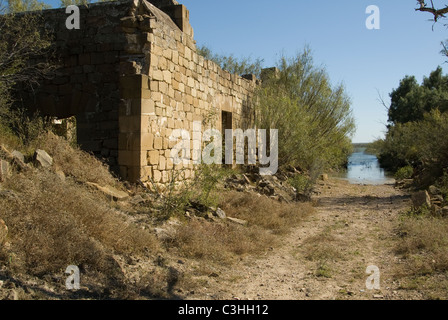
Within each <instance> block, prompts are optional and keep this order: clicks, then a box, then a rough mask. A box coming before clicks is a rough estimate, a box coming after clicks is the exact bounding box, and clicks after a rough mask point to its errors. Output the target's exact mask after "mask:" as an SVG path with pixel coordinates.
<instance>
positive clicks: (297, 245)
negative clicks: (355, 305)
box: [189, 180, 415, 300]
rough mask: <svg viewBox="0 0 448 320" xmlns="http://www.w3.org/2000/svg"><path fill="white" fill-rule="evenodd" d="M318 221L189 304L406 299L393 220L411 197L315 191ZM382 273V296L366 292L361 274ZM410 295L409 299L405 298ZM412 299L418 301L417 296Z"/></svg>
mask: <svg viewBox="0 0 448 320" xmlns="http://www.w3.org/2000/svg"><path fill="white" fill-rule="evenodd" d="M319 192H320V194H318V195H317V196H316V197H315V200H316V201H317V206H316V213H315V214H314V215H311V216H310V217H308V218H307V219H306V220H305V221H304V222H303V223H302V225H301V226H299V227H297V228H295V229H294V230H293V231H292V232H291V233H290V234H289V235H288V236H287V237H285V238H284V240H283V243H282V245H281V246H278V247H276V248H272V250H270V251H268V252H266V253H265V255H264V257H259V258H250V259H249V258H248V259H244V260H242V261H241V263H240V264H237V265H235V266H234V269H233V270H227V272H225V271H224V270H222V271H223V272H221V273H220V276H219V277H215V278H210V279H209V280H207V281H206V282H205V283H204V288H203V289H201V290H199V292H196V293H195V295H194V296H191V297H189V298H191V299H250V300H259V299H262V300H278V299H282V300H298V299H326V300H327V299H403V298H408V297H409V295H410V294H414V295H415V293H409V292H408V291H400V290H399V289H398V288H399V284H398V283H394V282H393V281H392V280H391V273H392V271H393V268H394V265H396V264H397V263H399V261H398V259H397V257H396V256H395V255H394V253H393V250H392V247H393V244H394V241H395V237H394V228H395V227H396V225H397V223H398V214H399V212H400V211H401V210H403V209H404V208H406V207H407V206H409V201H410V200H409V197H408V195H406V194H405V193H404V192H401V191H399V190H396V189H395V188H394V187H393V186H392V185H379V186H362V185H350V184H348V183H347V182H345V181H341V180H329V181H327V182H325V183H322V184H321V185H320V186H319ZM368 266H377V267H378V268H379V270H380V286H381V288H380V290H368V289H367V288H366V280H367V277H368V275H367V274H366V268H367V267H368ZM406 295H407V296H406ZM414 298H415V296H414Z"/></svg>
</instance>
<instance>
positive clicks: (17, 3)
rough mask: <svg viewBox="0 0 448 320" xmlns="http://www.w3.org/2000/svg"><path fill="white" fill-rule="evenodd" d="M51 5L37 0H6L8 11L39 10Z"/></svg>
mask: <svg viewBox="0 0 448 320" xmlns="http://www.w3.org/2000/svg"><path fill="white" fill-rule="evenodd" d="M50 8H51V6H50V5H48V4H46V3H44V2H40V1H38V0H8V12H9V13H17V12H25V11H41V10H44V9H50Z"/></svg>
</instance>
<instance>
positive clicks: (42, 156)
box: [34, 149, 53, 168]
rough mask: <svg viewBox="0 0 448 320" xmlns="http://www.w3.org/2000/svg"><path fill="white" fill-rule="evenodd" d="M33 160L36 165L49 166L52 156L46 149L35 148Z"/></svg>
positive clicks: (51, 163)
mask: <svg viewBox="0 0 448 320" xmlns="http://www.w3.org/2000/svg"><path fill="white" fill-rule="evenodd" d="M34 162H35V164H36V165H37V166H38V167H42V168H49V167H51V166H52V165H53V158H52V157H51V156H50V155H49V154H48V153H47V152H46V151H44V150H40V149H37V150H36V152H35V153H34Z"/></svg>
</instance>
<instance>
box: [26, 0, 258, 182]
mask: <svg viewBox="0 0 448 320" xmlns="http://www.w3.org/2000/svg"><path fill="white" fill-rule="evenodd" d="M68 16H69V14H67V13H66V12H65V9H54V10H46V11H44V19H45V23H46V27H47V28H50V29H53V30H54V41H55V46H56V53H57V55H58V56H59V57H60V61H61V68H60V69H59V70H58V74H57V76H56V77H54V78H53V79H51V80H46V81H45V82H44V83H42V85H41V86H40V87H39V88H38V90H37V91H36V92H34V93H33V95H32V97H31V100H30V104H31V105H32V106H34V107H35V108H37V109H38V110H40V111H41V112H43V113H44V114H46V115H51V116H56V117H59V118H66V117H70V116H76V120H77V139H78V143H79V144H80V145H81V147H82V148H83V149H84V150H86V151H90V152H93V153H94V154H96V155H98V156H99V157H102V158H104V159H106V160H107V162H108V164H109V165H110V167H111V169H112V170H113V171H115V172H117V173H118V174H119V175H120V176H121V177H122V178H124V179H127V180H130V181H137V180H141V181H143V182H145V181H148V180H149V179H150V178H152V179H153V180H154V181H155V182H167V181H168V180H169V176H170V171H172V169H173V163H172V161H171V160H170V159H169V158H170V150H171V148H172V147H173V144H175V143H176V142H173V141H170V140H169V136H170V135H171V133H172V131H173V130H174V129H186V130H189V131H190V132H191V131H192V130H193V122H194V121H201V122H202V123H204V126H213V127H214V128H216V129H218V130H223V129H229V128H232V127H233V128H242V129H244V126H245V124H244V122H245V121H246V120H247V119H248V114H250V110H249V99H250V96H251V93H252V92H253V90H254V88H255V86H256V82H257V80H256V79H255V77H253V76H245V77H240V76H238V75H234V74H230V73H228V72H226V71H223V70H222V69H220V68H219V67H218V65H216V64H215V63H213V62H211V61H207V60H205V59H204V58H203V57H202V56H200V55H198V54H197V51H196V45H195V41H194V38H193V28H192V27H191V25H190V23H189V11H188V10H187V8H186V7H185V6H183V5H180V4H178V3H177V2H176V1H175V0H151V3H150V2H148V1H146V0H130V1H118V2H106V3H97V4H92V5H89V6H88V7H83V6H81V7H80V29H79V30H76V29H73V30H68V29H67V28H66V19H67V17H68ZM181 166H182V165H180V167H181ZM180 167H179V168H180ZM183 169H184V172H185V177H186V178H188V177H189V176H191V174H192V170H193V164H191V165H187V166H185V167H184V168H183Z"/></svg>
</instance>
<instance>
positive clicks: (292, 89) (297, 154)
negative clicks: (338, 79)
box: [255, 48, 355, 169]
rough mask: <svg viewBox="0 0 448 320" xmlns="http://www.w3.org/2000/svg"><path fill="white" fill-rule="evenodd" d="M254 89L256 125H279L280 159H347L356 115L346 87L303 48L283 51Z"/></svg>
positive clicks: (303, 162)
mask: <svg viewBox="0 0 448 320" xmlns="http://www.w3.org/2000/svg"><path fill="white" fill-rule="evenodd" d="M277 68H278V72H272V73H271V75H270V76H269V77H265V78H263V82H262V85H261V86H260V87H259V89H258V90H257V92H256V98H255V106H256V125H257V127H259V128H263V129H277V130H278V134H279V136H278V141H279V165H280V166H281V165H293V166H300V167H302V168H306V169H312V168H313V167H316V166H317V167H319V168H320V169H323V167H329V166H332V167H336V166H339V165H341V164H343V163H344V162H345V161H346V160H347V156H348V153H349V152H350V149H351V142H350V136H351V134H352V133H353V131H354V129H355V124H354V119H353V117H352V111H351V106H350V99H349V98H348V96H347V94H346V92H345V89H344V87H343V86H342V85H338V86H332V85H331V84H330V79H329V77H328V75H327V73H326V71H325V69H323V68H319V67H316V66H315V65H314V61H313V58H312V55H311V51H310V50H309V49H308V48H305V49H304V51H303V52H302V53H301V54H298V55H297V56H295V57H293V58H286V57H282V58H281V59H280V60H279V62H278V64H277Z"/></svg>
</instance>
